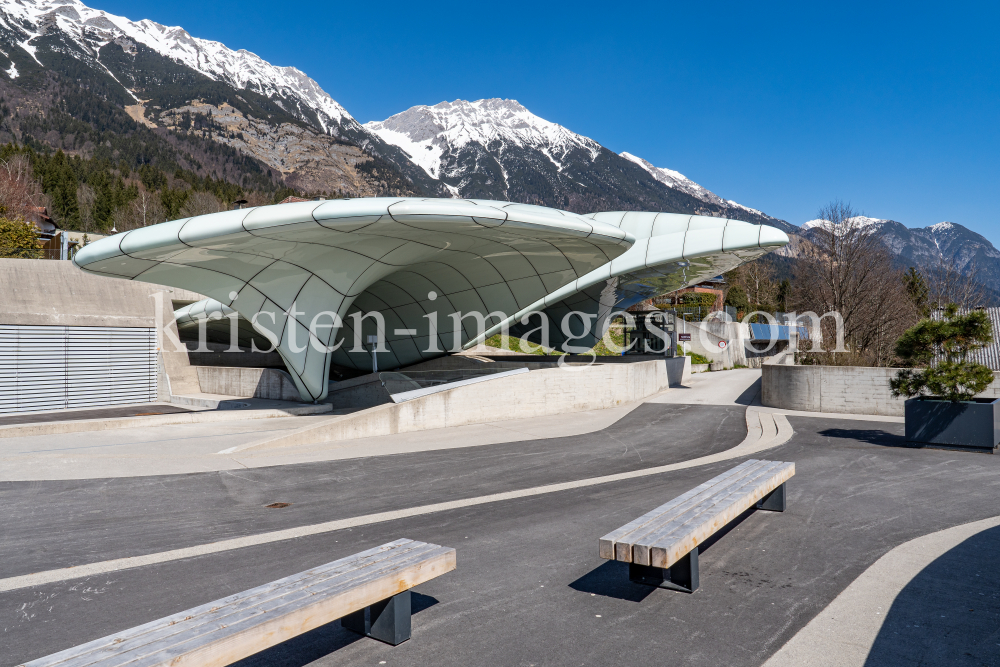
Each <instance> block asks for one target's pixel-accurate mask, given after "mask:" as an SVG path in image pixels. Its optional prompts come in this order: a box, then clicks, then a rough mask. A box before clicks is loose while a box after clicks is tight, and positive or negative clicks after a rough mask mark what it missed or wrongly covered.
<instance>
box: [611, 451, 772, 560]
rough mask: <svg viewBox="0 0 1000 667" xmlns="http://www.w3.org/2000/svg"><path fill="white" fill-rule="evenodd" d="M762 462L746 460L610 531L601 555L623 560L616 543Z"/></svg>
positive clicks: (627, 540) (626, 539)
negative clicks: (617, 551)
mask: <svg viewBox="0 0 1000 667" xmlns="http://www.w3.org/2000/svg"><path fill="white" fill-rule="evenodd" d="M760 463H761V462H760V461H756V460H754V459H750V460H748V461H745V462H744V463H741V464H740V465H738V466H736V467H735V468H732V469H730V470H727V471H726V472H724V473H722V474H721V475H719V476H718V477H714V478H712V479H710V480H708V481H707V482H705V483H703V484H699V485H698V486H696V487H695V488H693V489H691V490H690V491H688V492H686V493H683V494H681V495H679V496H677V497H676V498H674V499H672V500H670V501H668V502H666V503H664V504H663V505H660V506H659V507H657V508H655V509H652V510H650V511H649V512H647V513H645V514H643V515H642V516H640V517H639V518H637V519H635V520H633V521H630V522H629V523H627V524H625V525H624V526H622V527H621V528H618V529H617V530H613V531H611V532H610V533H608V534H607V535H605V536H604V537H602V538H601V540H600V550H601V557H602V558H608V559H618V560H623V558H622V556H623V555H624V554H617V553H616V552H615V545H616V544H617V543H619V542H629V541H630V538H632V537H634V536H635V534H641V533H642V532H643V529H646V528H647V527H648V526H651V525H656V524H657V521H658V520H659V518H660V517H661V516H662V515H664V514H669V513H671V512H672V511H673V510H674V508H676V507H678V506H680V505H682V504H684V503H686V502H687V501H689V500H691V499H692V498H695V497H696V496H699V495H700V494H701V493H703V492H704V491H706V490H707V489H709V488H711V487H713V486H716V485H719V484H724V483H725V482H726V480H727V479H729V478H732V477H734V476H738V475H741V474H746V471H747V469H748V468H752V467H753V466H755V465H759V464H760Z"/></svg>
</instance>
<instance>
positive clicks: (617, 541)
mask: <svg viewBox="0 0 1000 667" xmlns="http://www.w3.org/2000/svg"><path fill="white" fill-rule="evenodd" d="M794 474H795V464H794V463H784V462H782V461H757V460H754V459H751V460H749V461H746V462H745V463H741V464H740V465H738V466H736V467H735V468H733V469H731V470H728V471H726V472H724V473H722V474H721V475H719V476H718V477H714V478H712V479H710V480H708V481H707V482H705V483H704V484H701V485H699V486H696V487H695V488H693V489H691V490H690V491H688V492H687V493H685V494H683V495H680V496H678V497H676V498H674V499H673V500H671V501H670V502H668V503H666V504H665V505H660V506H659V507H657V508H656V509H654V510H653V511H651V512H648V513H647V514H644V515H642V516H641V517H639V518H638V519H636V520H635V521H632V522H630V523H627V524H625V525H624V526H622V527H621V528H619V529H618V530H615V531H612V532H610V533H608V534H607V535H605V536H604V537H602V538H601V541H600V553H601V558H607V559H609V560H618V561H622V562H624V563H628V564H629V578H630V579H632V580H633V581H635V582H637V583H642V584H647V585H653V586H659V587H661V588H670V589H673V590H681V591H684V592H687V593H693V592H694V590H695V589H696V588H698V545H699V544H701V543H702V542H704V541H705V540H707V539H708V538H709V537H711V536H712V535H713V534H714V533H716V532H717V531H718V530H719V529H721V528H723V527H724V526H725V525H726V524H728V523H729V522H730V521H732V520H733V519H735V518H736V517H738V516H739V515H740V514H742V513H743V512H744V511H746V510H747V509H749V508H750V507H752V506H754V505H755V504H756V505H757V507H758V508H759V509H764V510H772V511H777V512H783V511H785V482H786V481H787V480H788V479H789V478H791V477H792V475H794Z"/></svg>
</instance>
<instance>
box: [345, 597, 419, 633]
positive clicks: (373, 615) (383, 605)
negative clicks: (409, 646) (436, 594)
mask: <svg viewBox="0 0 1000 667" xmlns="http://www.w3.org/2000/svg"><path fill="white" fill-rule="evenodd" d="M340 624H341V625H342V626H344V627H345V628H347V629H348V630H351V631H352V632H357V633H358V634H359V635H364V636H365V637H371V638H372V639H377V640H379V641H382V642H385V643H386V644H391V645H393V646H398V645H399V644H402V643H403V642H405V641H406V640H407V639H409V638H410V591H403V592H402V593H399V594H398V595H394V596H392V597H391V598H388V599H386V600H382V601H381V602H376V603H375V604H373V605H371V606H370V607H366V608H365V609H359V610H358V611H356V612H354V613H352V614H348V615H347V616H345V617H344V618H342V619H340Z"/></svg>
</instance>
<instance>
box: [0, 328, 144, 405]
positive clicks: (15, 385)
mask: <svg viewBox="0 0 1000 667" xmlns="http://www.w3.org/2000/svg"><path fill="white" fill-rule="evenodd" d="M156 351H157V349H156V330H155V329H153V328H139V327H74V326H24V325H0V414H4V413H12V412H38V411H41V410H58V409H63V408H86V407H92V406H101V405H124V404H127V403H148V402H153V401H155V400H156V395H157V387H156V368H157V361H156V359H157V357H156Z"/></svg>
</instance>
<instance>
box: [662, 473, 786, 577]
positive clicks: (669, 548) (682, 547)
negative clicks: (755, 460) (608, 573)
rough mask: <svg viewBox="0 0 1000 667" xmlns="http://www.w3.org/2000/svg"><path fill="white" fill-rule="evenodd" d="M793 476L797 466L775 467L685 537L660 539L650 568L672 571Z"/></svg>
mask: <svg viewBox="0 0 1000 667" xmlns="http://www.w3.org/2000/svg"><path fill="white" fill-rule="evenodd" d="M794 474H795V464H794V463H787V464H783V465H779V466H775V467H773V468H772V469H771V470H770V475H769V476H768V477H767V478H766V479H761V480H759V482H760V483H758V484H757V485H749V484H748V485H746V486H743V487H741V488H740V490H739V491H738V492H734V493H732V494H730V495H729V496H727V497H726V498H725V499H723V500H721V501H720V502H719V503H717V504H716V506H715V508H714V510H713V511H712V512H711V513H705V514H704V516H703V520H702V521H701V522H700V523H691V524H690V526H689V528H690V529H689V530H688V531H687V532H686V533H684V534H677V533H676V531H675V533H674V534H667V535H664V536H661V537H660V538H658V539H657V540H656V541H655V542H654V543H653V544H652V545H650V547H648V549H647V553H648V558H649V564H650V565H652V566H653V567H662V568H667V567H670V566H671V565H673V564H674V563H676V562H677V561H678V560H680V559H681V558H682V557H683V556H685V555H686V554H687V553H688V552H690V551H691V550H692V549H693V548H694V547H696V546H698V545H699V544H701V543H702V542H704V541H705V540H706V539H708V538H709V537H711V536H712V535H713V534H714V533H715V532H716V531H718V530H719V529H720V528H722V527H723V526H725V525H726V524H727V523H729V522H730V521H732V520H733V519H735V518H736V517H738V516H739V515H740V514H742V513H743V512H744V511H745V510H747V509H749V508H750V507H752V506H753V505H754V504H755V503H756V502H757V501H758V500H760V499H761V498H763V497H764V496H766V495H767V494H768V493H770V492H771V491H773V490H774V489H776V488H778V487H779V486H781V485H782V484H783V483H784V482H786V481H788V479H789V478H791V477H792V475H794Z"/></svg>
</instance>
